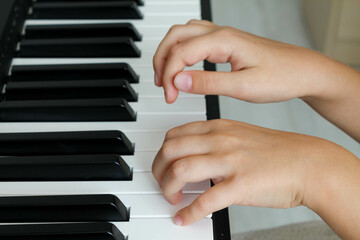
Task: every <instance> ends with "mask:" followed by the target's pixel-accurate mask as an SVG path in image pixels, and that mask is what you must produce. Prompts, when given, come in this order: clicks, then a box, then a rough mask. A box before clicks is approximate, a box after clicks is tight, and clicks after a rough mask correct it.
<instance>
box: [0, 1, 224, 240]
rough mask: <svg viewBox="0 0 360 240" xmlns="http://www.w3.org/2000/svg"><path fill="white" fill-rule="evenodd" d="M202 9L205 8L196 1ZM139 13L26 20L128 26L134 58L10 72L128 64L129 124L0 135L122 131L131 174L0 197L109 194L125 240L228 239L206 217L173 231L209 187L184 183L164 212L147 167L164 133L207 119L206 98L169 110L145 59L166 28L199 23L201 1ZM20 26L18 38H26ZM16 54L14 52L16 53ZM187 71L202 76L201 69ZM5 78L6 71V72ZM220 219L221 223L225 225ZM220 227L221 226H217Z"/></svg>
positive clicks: (27, 61) (13, 190) (17, 61)
mask: <svg viewBox="0 0 360 240" xmlns="http://www.w3.org/2000/svg"><path fill="white" fill-rule="evenodd" d="M203 2H206V1H203ZM144 3H145V4H144V6H140V7H139V9H140V11H141V12H142V13H143V19H141V20H117V19H106V20H101V19H97V20H61V19H55V20H53V19H52V20H37V19H28V20H26V21H25V26H32V25H56V24H97V23H129V22H130V23H132V24H133V25H134V26H135V28H136V29H137V30H138V32H139V33H140V34H141V35H142V41H140V42H135V45H136V46H137V47H138V48H139V49H140V51H141V58H31V57H29V58H19V57H15V58H14V59H13V60H12V66H22V65H30V66H32V65H45V64H46V65H48V64H82V63H119V62H126V63H128V64H129V65H130V66H131V67H132V68H133V69H134V71H135V72H136V73H137V74H138V75H139V79H140V80H139V83H131V86H132V87H133V89H134V90H135V91H136V92H137V93H138V101H137V102H130V103H129V104H130V106H131V107H132V108H133V110H134V111H135V112H136V115H137V117H136V122H55V123H54V122H32V123H30V122H22V123H15V122H2V123H0V133H16V132H64V131H97V130H121V131H123V132H124V133H125V135H126V136H127V137H128V138H129V139H130V141H131V142H133V143H134V144H135V153H134V155H127V156H122V158H123V159H124V160H125V162H126V163H127V164H128V165H129V166H130V167H131V168H132V171H133V179H132V181H85V182H79V181H78V182H76V181H72V182H64V181H62V182H61V181H55V182H50V181H49V182H46V181H45V182H43V181H42V182H0V189H1V190H0V195H1V196H38V195H79V194H81V195H83V194H84V195H85V194H113V195H115V196H117V197H119V199H120V200H121V201H122V202H123V203H124V204H125V206H126V207H127V208H128V209H129V211H130V220H129V222H113V224H114V225H115V226H116V227H117V228H118V229H119V230H120V231H121V232H122V233H123V234H124V235H125V236H127V237H128V240H140V239H164V240H165V239H174V240H180V239H189V240H191V239H194V240H195V239H196V240H198V239H199V240H202V239H203V240H210V239H230V238H227V237H228V236H229V234H228V233H227V234H225V235H224V234H222V233H215V234H214V235H213V231H214V228H216V226H214V225H213V220H212V219H211V216H208V217H206V218H204V219H202V220H200V221H198V222H197V223H195V224H194V225H191V226H189V227H184V228H183V227H178V226H176V225H174V223H173V222H172V217H173V216H174V214H175V213H176V211H177V210H179V209H181V208H183V207H184V206H186V205H188V204H189V203H191V202H192V201H193V200H194V199H195V198H196V197H197V196H198V195H199V194H201V193H202V192H203V191H205V190H206V189H208V188H209V187H210V182H209V181H203V182H200V183H191V184H187V185H186V186H185V188H184V198H183V201H182V202H181V203H180V204H179V205H176V206H172V205H170V204H169V203H168V202H167V201H166V200H165V199H164V197H163V195H162V193H161V189H160V188H159V186H158V184H157V183H156V181H155V180H154V178H153V176H152V174H151V164H152V161H153V159H154V156H155V155H156V153H157V151H158V150H159V148H160V147H161V145H162V142H163V140H164V137H165V134H166V131H167V130H169V129H171V128H173V127H175V126H179V125H182V124H185V123H188V122H193V121H204V120H206V119H207V115H206V114H207V107H206V100H205V96H203V95H190V94H186V93H180V95H179V99H178V100H177V101H176V103H174V104H171V105H168V104H166V103H165V100H164V97H163V90H162V89H161V88H156V87H155V86H154V85H153V81H154V72H153V69H152V57H153V55H154V53H155V51H156V48H157V46H158V44H159V43H160V41H161V40H162V39H163V37H164V36H165V34H166V33H167V31H168V29H169V27H171V26H172V25H173V24H184V23H186V22H187V21H189V20H190V19H201V2H200V0H167V1H164V0H145V1H144ZM25 26H24V29H23V32H22V34H26V32H25ZM20 49H21V46H20ZM187 69H196V70H202V69H204V66H203V63H198V64H195V65H194V66H190V67H188V68H187ZM9 76H11V68H10V70H9ZM225 220H226V219H225ZM220 224H224V226H225V228H226V226H227V225H228V222H223V223H220Z"/></svg>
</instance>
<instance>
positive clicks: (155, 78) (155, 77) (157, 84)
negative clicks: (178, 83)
mask: <svg viewBox="0 0 360 240" xmlns="http://www.w3.org/2000/svg"><path fill="white" fill-rule="evenodd" d="M154 82H155V85H156V86H159V78H158V75H157V73H156V72H155V75H154Z"/></svg>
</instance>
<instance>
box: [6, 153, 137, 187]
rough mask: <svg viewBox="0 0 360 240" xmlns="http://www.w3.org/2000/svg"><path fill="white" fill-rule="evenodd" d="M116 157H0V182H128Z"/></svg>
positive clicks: (127, 169)
mask: <svg viewBox="0 0 360 240" xmlns="http://www.w3.org/2000/svg"><path fill="white" fill-rule="evenodd" d="M131 179H132V172H131V169H130V167H129V166H128V165H127V163H126V162H125V161H124V159H122V158H121V157H120V156H119V155H116V154H102V155H96V154H95V155H65V156H30V157H1V158H0V181H110V180H111V181H129V180H131Z"/></svg>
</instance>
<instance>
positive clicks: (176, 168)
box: [171, 160, 188, 179]
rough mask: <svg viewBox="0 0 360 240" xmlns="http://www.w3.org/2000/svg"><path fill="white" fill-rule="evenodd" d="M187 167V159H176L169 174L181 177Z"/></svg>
mask: <svg viewBox="0 0 360 240" xmlns="http://www.w3.org/2000/svg"><path fill="white" fill-rule="evenodd" d="M187 169H188V163H187V161H184V160H183V161H176V162H175V163H174V164H173V166H172V167H171V175H172V176H173V177H174V178H177V179H178V178H182V177H183V176H184V174H185V172H186V170H187Z"/></svg>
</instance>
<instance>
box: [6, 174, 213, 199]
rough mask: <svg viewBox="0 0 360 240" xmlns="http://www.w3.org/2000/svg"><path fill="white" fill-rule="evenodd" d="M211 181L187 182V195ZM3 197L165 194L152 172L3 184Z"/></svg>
mask: <svg viewBox="0 0 360 240" xmlns="http://www.w3.org/2000/svg"><path fill="white" fill-rule="evenodd" d="M209 187H210V181H209V180H205V181H202V182H197V183H188V184H186V185H185V187H184V188H183V192H184V193H192V194H195V193H202V192H204V191H205V190H206V189H209ZM0 189H1V191H0V196H27V195H72V194H75V195H76V194H77V195H79V194H80V195H81V194H115V195H118V194H138V195H141V194H162V191H161V189H160V187H159V185H158V183H157V182H156V180H155V179H154V177H153V175H152V173H148V172H143V173H136V172H135V173H134V174H133V180H132V181H83V182H0Z"/></svg>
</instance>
